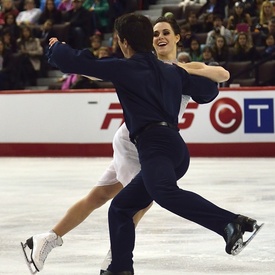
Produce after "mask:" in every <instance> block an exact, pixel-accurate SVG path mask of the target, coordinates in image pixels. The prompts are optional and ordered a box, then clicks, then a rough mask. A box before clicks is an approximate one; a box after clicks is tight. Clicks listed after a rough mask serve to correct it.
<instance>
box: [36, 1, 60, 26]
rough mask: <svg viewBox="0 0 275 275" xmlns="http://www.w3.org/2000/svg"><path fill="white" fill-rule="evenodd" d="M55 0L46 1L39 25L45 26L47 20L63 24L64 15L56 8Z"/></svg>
mask: <svg viewBox="0 0 275 275" xmlns="http://www.w3.org/2000/svg"><path fill="white" fill-rule="evenodd" d="M55 5H56V4H55V1H54V0H46V2H45V7H44V9H43V11H42V13H41V15H40V17H39V19H38V24H39V25H43V24H44V23H45V22H46V21H47V20H49V19H50V20H51V21H52V23H53V24H61V23H62V14H61V11H60V10H58V9H57V8H56V6H55Z"/></svg>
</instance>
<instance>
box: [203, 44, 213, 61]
mask: <svg viewBox="0 0 275 275" xmlns="http://www.w3.org/2000/svg"><path fill="white" fill-rule="evenodd" d="M202 62H204V63H205V64H206V65H208V64H210V63H211V62H216V61H215V59H214V57H213V50H212V48H211V47H210V46H205V47H203V49H202Z"/></svg>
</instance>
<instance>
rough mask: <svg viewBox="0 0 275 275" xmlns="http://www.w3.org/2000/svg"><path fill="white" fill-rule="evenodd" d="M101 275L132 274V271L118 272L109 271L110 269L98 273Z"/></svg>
mask: <svg viewBox="0 0 275 275" xmlns="http://www.w3.org/2000/svg"><path fill="white" fill-rule="evenodd" d="M100 274H102V275H134V273H133V272H132V271H120V272H111V271H108V270H106V271H103V273H100Z"/></svg>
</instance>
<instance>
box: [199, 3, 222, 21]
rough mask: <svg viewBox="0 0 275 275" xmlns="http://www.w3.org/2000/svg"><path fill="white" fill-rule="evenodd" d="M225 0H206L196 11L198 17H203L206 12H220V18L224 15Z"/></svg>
mask: <svg viewBox="0 0 275 275" xmlns="http://www.w3.org/2000/svg"><path fill="white" fill-rule="evenodd" d="M226 4H227V1H226V0H207V2H206V3H205V4H204V5H203V6H202V7H201V9H200V10H199V12H198V14H197V15H198V17H199V18H200V19H203V18H204V17H205V16H206V15H207V14H209V13H212V14H220V15H221V17H222V18H224V17H225V7H226Z"/></svg>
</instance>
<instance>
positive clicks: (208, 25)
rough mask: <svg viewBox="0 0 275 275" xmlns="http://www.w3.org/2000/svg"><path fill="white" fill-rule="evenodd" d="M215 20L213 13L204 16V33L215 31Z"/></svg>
mask: <svg viewBox="0 0 275 275" xmlns="http://www.w3.org/2000/svg"><path fill="white" fill-rule="evenodd" d="M213 20H214V14H213V13H211V12H210V13H207V14H206V15H205V16H204V19H203V24H202V32H210V31H211V30H213Z"/></svg>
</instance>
